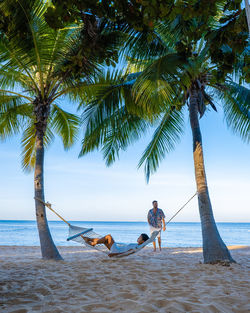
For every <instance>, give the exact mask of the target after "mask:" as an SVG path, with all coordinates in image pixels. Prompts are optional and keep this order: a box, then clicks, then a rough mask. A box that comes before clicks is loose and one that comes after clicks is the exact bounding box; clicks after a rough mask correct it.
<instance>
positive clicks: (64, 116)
mask: <svg viewBox="0 0 250 313" xmlns="http://www.w3.org/2000/svg"><path fill="white" fill-rule="evenodd" d="M79 124H80V119H79V117H78V116H77V115H75V114H72V113H69V112H66V111H64V110H63V109H62V108H60V107H59V106H58V105H56V104H53V108H52V110H51V121H50V124H49V125H48V128H50V127H51V129H53V130H54V131H55V132H56V133H57V134H58V135H59V136H60V138H61V139H62V142H63V145H64V148H65V149H68V148H70V147H71V146H72V145H73V143H74V141H75V140H76V138H77V135H78V126H79Z"/></svg>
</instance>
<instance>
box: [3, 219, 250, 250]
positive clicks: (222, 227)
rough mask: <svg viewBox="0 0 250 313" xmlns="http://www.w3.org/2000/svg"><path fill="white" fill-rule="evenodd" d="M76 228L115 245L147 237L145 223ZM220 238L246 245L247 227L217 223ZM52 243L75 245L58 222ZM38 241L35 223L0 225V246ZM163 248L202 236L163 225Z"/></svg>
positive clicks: (249, 240)
mask: <svg viewBox="0 0 250 313" xmlns="http://www.w3.org/2000/svg"><path fill="white" fill-rule="evenodd" d="M70 223H71V224H72V225H76V226H80V227H88V228H94V230H95V232H96V233H99V234H102V235H106V234H111V235H112V236H113V237H114V239H115V240H116V241H118V242H124V243H132V242H136V239H137V237H138V236H139V235H140V234H141V233H147V234H149V228H148V224H147V223H145V222H77V221H73V222H70ZM217 226H218V229H219V232H220V235H221V237H222V239H223V240H224V242H225V243H226V245H250V223H217ZM49 228H50V231H51V235H52V237H53V239H54V242H55V244H56V245H58V246H72V245H79V244H78V243H75V242H73V241H66V238H67V237H68V226H67V225H66V224H65V223H64V222H62V221H51V222H49ZM39 244H40V243H39V237H38V231H37V225H36V221H14V220H11V221H7V220H4V221H1V220H0V245H8V246H12V245H16V246H38V245H39ZM162 246H163V247H200V246H202V235H201V225H200V223H175V222H171V223H169V225H167V229H166V231H165V232H163V233H162Z"/></svg>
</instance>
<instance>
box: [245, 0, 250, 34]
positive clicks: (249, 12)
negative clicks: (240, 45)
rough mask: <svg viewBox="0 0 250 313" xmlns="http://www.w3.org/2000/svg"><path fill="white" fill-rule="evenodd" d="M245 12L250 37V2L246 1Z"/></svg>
mask: <svg viewBox="0 0 250 313" xmlns="http://www.w3.org/2000/svg"><path fill="white" fill-rule="evenodd" d="M245 10H246V17H247V25H248V33H249V35H250V5H249V1H248V0H245Z"/></svg>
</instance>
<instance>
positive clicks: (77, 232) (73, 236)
mask: <svg viewBox="0 0 250 313" xmlns="http://www.w3.org/2000/svg"><path fill="white" fill-rule="evenodd" d="M35 199H36V200H38V201H40V202H41V203H43V204H44V205H45V206H46V207H47V208H49V209H50V210H51V211H52V212H54V213H55V214H56V215H57V216H58V217H59V218H60V219H61V220H62V221H64V222H65V223H66V224H68V226H69V236H68V238H67V241H70V240H73V241H76V242H78V243H80V244H84V245H85V246H87V247H89V248H92V249H95V250H98V251H101V252H103V253H106V254H107V255H108V256H109V257H116V258H121V257H124V256H128V255H130V254H133V253H136V252H139V251H140V250H141V249H143V248H144V247H146V246H147V245H148V244H150V243H151V242H153V241H154V240H155V238H156V236H157V235H158V233H159V231H154V232H153V233H152V235H151V237H150V238H149V239H148V240H146V241H145V242H143V243H142V244H140V245H138V246H136V247H135V248H134V249H130V250H128V251H125V252H121V253H110V251H109V249H108V248H107V247H106V246H105V245H103V244H99V245H95V246H91V245H89V244H88V243H86V242H85V240H84V239H83V237H88V238H101V237H103V236H102V235H100V234H97V233H96V232H94V230H93V228H84V227H79V226H74V225H71V224H70V223H69V222H67V221H66V220H65V219H64V218H63V217H61V216H60V215H59V214H58V213H56V211H54V210H53V209H52V207H51V204H50V203H49V202H44V201H42V200H41V199H39V198H36V197H35ZM116 245H117V246H118V247H119V246H120V247H121V246H126V245H127V244H125V243H118V242H116Z"/></svg>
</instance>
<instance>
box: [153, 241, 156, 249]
mask: <svg viewBox="0 0 250 313" xmlns="http://www.w3.org/2000/svg"><path fill="white" fill-rule="evenodd" d="M153 247H154V252H156V243H155V240H154V241H153Z"/></svg>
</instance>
